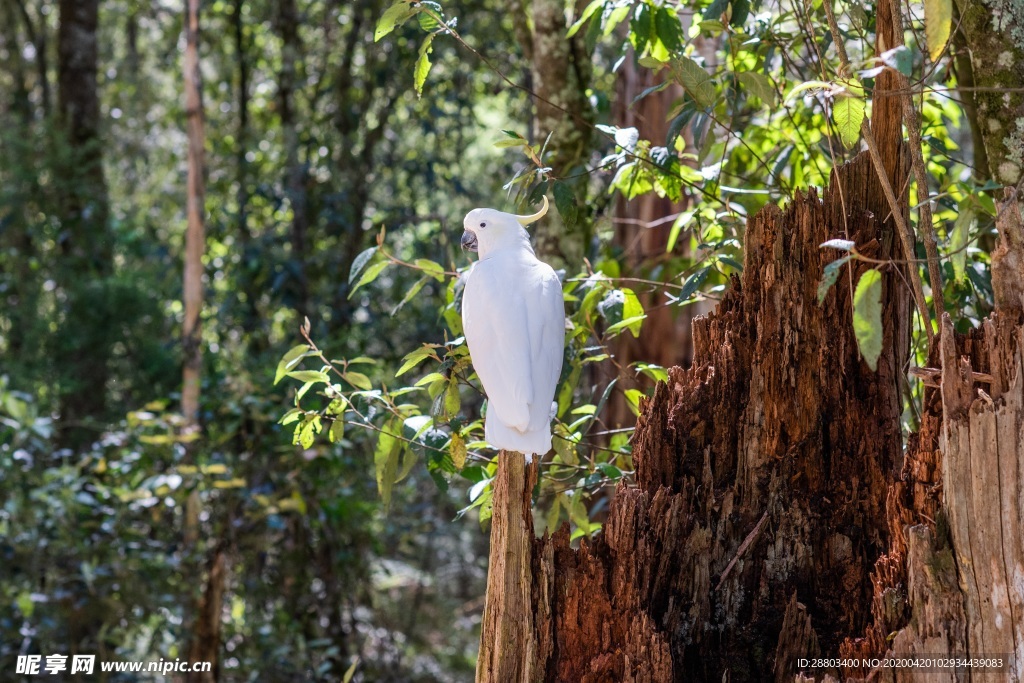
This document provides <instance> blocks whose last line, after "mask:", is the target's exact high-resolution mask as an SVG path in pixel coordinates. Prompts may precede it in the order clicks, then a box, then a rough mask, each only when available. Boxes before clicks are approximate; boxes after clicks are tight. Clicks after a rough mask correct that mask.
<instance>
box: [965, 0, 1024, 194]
mask: <svg viewBox="0 0 1024 683" xmlns="http://www.w3.org/2000/svg"><path fill="white" fill-rule="evenodd" d="M956 7H957V10H958V13H959V15H960V16H959V21H958V22H955V24H954V25H955V27H956V29H957V35H956V36H955V42H956V43H957V44H958V46H959V47H961V48H963V52H965V53H966V54H963V55H961V58H960V59H959V60H958V61H957V81H958V83H959V84H960V87H961V91H960V94H961V96H962V98H963V99H964V101H965V103H966V105H967V106H968V107H969V108H968V110H967V111H968V114H969V117H970V124H971V126H972V127H973V128H974V137H975V142H974V146H975V167H976V168H977V170H978V172H979V174H980V175H981V176H982V177H985V178H992V179H993V180H995V181H997V182H999V183H1003V184H1007V185H1015V184H1017V183H1018V182H1020V179H1021V170H1022V166H1024V91H1022V88H1024V14H1022V12H1021V8H1020V5H1019V3H1014V2H1013V1H1012V0H956Z"/></svg>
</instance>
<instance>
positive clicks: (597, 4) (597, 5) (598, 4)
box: [565, 0, 605, 38]
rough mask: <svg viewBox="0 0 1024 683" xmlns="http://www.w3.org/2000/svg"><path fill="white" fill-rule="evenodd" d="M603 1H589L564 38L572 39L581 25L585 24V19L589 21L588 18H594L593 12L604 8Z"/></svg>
mask: <svg viewBox="0 0 1024 683" xmlns="http://www.w3.org/2000/svg"><path fill="white" fill-rule="evenodd" d="M604 1H605V0H591V3H590V4H589V5H587V7H586V9H584V10H583V14H581V15H580V18H579V19H577V20H576V21H575V23H573V25H572V26H570V27H569V32H568V33H567V34H565V37H566V38H572V37H573V36H574V35H576V34H577V33H578V32H579V30H580V29H581V28H582V27H583V24H585V23H587V19H590V17H592V16H594V12H596V11H597V10H599V9H601V8H602V7H604Z"/></svg>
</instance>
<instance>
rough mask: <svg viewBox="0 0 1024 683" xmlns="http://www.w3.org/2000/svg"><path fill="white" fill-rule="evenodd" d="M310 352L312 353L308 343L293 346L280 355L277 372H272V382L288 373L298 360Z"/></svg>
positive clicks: (279, 379)
mask: <svg viewBox="0 0 1024 683" xmlns="http://www.w3.org/2000/svg"><path fill="white" fill-rule="evenodd" d="M310 353H312V350H311V349H310V347H309V344H300V345H298V346H293V347H292V348H291V349H290V350H289V351H288V353H286V354H284V356H282V357H281V362H280V363H278V364H277V372H276V373H274V384H277V383H278V382H280V381H281V380H282V379H283V378H284V376H285V375H287V374H288V371H289V370H291V369H292V368H294V367H295V366H296V365H298V363H299V361H300V360H302V359H303V358H305V357H306V356H307V355H309V354H310Z"/></svg>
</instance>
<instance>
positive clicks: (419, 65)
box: [413, 33, 434, 97]
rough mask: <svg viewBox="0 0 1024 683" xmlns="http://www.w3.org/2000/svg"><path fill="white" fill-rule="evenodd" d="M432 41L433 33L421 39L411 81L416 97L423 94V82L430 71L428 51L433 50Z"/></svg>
mask: <svg viewBox="0 0 1024 683" xmlns="http://www.w3.org/2000/svg"><path fill="white" fill-rule="evenodd" d="M433 42H434V34H433V33H431V34H430V35H429V36H427V37H426V38H425V39H424V40H423V44H422V45H420V55H419V57H418V58H417V59H416V68H415V72H414V81H413V86H414V87H415V88H416V96H417V97H419V96H420V95H422V94H423V84H424V83H426V82H427V75H428V74H429V73H430V67H431V66H432V65H431V63H430V53H431V52H433V50H434V48H433V46H432V43H433Z"/></svg>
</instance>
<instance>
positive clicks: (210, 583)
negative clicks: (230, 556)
mask: <svg viewBox="0 0 1024 683" xmlns="http://www.w3.org/2000/svg"><path fill="white" fill-rule="evenodd" d="M226 573H227V557H226V552H225V549H224V548H223V547H221V546H219V545H218V546H217V547H215V548H214V549H213V553H212V555H211V558H210V563H209V567H207V575H206V584H205V586H204V587H203V594H202V597H201V598H200V600H199V605H198V614H197V616H196V626H195V629H194V632H193V636H192V644H191V646H190V647H189V653H188V661H189V662H190V663H191V664H193V665H194V664H196V663H197V662H209V663H210V664H211V666H210V671H208V672H205V671H204V672H196V671H192V672H189V673H188V674H187V675H186V676H185V680H186V681H188V683H212V682H213V681H216V680H217V679H218V678H219V677H220V675H219V674H220V663H219V661H218V655H219V653H220V622H221V609H222V607H223V603H224V587H225V584H226V576H225V575H226Z"/></svg>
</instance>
